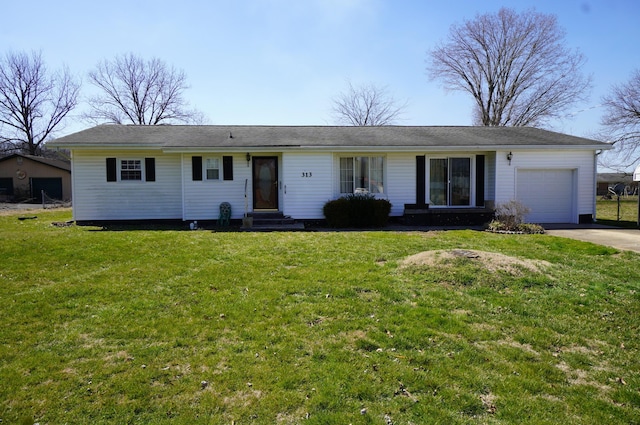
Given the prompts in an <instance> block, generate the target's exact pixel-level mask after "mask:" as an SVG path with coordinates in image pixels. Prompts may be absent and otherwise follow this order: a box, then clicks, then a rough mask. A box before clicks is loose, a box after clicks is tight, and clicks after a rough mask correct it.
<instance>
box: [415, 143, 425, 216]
mask: <svg viewBox="0 0 640 425" xmlns="http://www.w3.org/2000/svg"><path fill="white" fill-rule="evenodd" d="M426 162H427V161H426V158H425V156H424V155H423V156H416V205H418V207H424V205H425V201H426V191H427V187H426V183H425V180H426V174H427V167H426Z"/></svg>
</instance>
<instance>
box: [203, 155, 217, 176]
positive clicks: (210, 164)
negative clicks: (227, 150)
mask: <svg viewBox="0 0 640 425" xmlns="http://www.w3.org/2000/svg"><path fill="white" fill-rule="evenodd" d="M220 162H221V161H220V158H218V157H213V158H207V159H206V161H205V164H204V171H205V173H204V174H205V176H206V179H207V180H220Z"/></svg>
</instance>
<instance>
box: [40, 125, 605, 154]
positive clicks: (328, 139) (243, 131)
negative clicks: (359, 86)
mask: <svg viewBox="0 0 640 425" xmlns="http://www.w3.org/2000/svg"><path fill="white" fill-rule="evenodd" d="M49 144H50V145H53V146H60V147H66V148H71V149H73V148H77V147H101V146H102V147H120V146H121V147H141V148H158V149H195V148H207V149H211V148H224V149H233V148H238V149H243V150H244V149H249V148H281V149H288V148H349V147H354V148H385V147H388V148H398V149H400V148H405V149H407V148H413V147H416V148H423V149H429V148H431V149H433V148H453V149H455V148H458V149H460V148H474V149H487V148H499V147H503V148H510V147H523V148H525V147H576V148H577V147H581V148H594V149H607V148H608V147H609V145H607V144H605V143H602V142H598V141H596V140H591V139H586V138H582V137H576V136H570V135H567V134H562V133H556V132H552V131H547V130H542V129H538V128H531V127H453V126H383V127H337V126H218V125H210V126H196V125H159V126H135V125H110V124H106V125H99V126H97V127H93V128H89V129H87V130H83V131H80V132H77V133H73V134H70V135H68V136H65V137H62V138H59V139H57V140H55V141H53V142H50V143H49Z"/></svg>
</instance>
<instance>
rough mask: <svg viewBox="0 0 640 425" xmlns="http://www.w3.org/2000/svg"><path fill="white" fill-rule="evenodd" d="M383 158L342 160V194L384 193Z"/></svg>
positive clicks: (351, 157)
mask: <svg viewBox="0 0 640 425" xmlns="http://www.w3.org/2000/svg"><path fill="white" fill-rule="evenodd" d="M384 161H385V158H384V157H383V156H348V157H341V158H340V193H374V194H375V193H384Z"/></svg>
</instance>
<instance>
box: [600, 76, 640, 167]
mask: <svg viewBox="0 0 640 425" xmlns="http://www.w3.org/2000/svg"><path fill="white" fill-rule="evenodd" d="M602 103H603V105H604V107H605V115H604V116H603V117H602V125H604V127H605V129H606V134H607V136H606V139H608V140H610V141H611V142H613V143H614V145H615V148H614V153H615V154H617V155H616V159H615V160H614V162H622V163H621V164H615V165H617V166H620V167H622V168H626V167H628V166H631V165H633V164H635V163H636V162H637V161H638V160H640V152H638V151H639V150H640V69H637V70H635V71H634V72H633V74H632V75H631V78H630V79H629V81H627V82H626V83H624V84H619V85H615V86H613V87H612V89H611V93H610V94H609V95H607V96H605V97H603V98H602ZM607 166H609V167H612V168H615V167H614V164H607Z"/></svg>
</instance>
